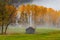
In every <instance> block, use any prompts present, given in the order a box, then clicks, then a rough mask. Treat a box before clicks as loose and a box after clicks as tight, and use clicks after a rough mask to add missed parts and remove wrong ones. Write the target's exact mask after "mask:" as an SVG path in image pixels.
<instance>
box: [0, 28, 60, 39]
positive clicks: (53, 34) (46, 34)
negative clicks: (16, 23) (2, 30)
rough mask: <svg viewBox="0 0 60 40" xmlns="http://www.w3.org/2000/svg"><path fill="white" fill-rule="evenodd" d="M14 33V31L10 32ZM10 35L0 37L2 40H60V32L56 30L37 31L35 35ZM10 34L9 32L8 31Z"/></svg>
mask: <svg viewBox="0 0 60 40" xmlns="http://www.w3.org/2000/svg"><path fill="white" fill-rule="evenodd" d="M10 31H11V32H13V31H12V30H10ZM14 31H17V32H16V33H15V32H14V33H12V34H8V35H0V40H60V30H55V29H36V32H35V34H25V31H24V30H22V31H23V32H20V33H18V32H19V30H18V29H16V30H14ZM8 32H9V31H8Z"/></svg>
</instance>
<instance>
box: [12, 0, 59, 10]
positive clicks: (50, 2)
mask: <svg viewBox="0 0 60 40" xmlns="http://www.w3.org/2000/svg"><path fill="white" fill-rule="evenodd" d="M12 3H13V4H14V5H15V6H19V5H21V4H27V3H28V4H36V5H39V6H45V7H48V8H53V9H55V10H60V0H19V1H18V0H13V2H12Z"/></svg>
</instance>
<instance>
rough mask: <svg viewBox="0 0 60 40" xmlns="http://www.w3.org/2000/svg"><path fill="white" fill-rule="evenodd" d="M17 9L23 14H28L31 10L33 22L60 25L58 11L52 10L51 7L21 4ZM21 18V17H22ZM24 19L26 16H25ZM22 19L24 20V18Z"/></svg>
mask: <svg viewBox="0 0 60 40" xmlns="http://www.w3.org/2000/svg"><path fill="white" fill-rule="evenodd" d="M18 10H19V11H20V12H21V13H22V14H23V15H24V12H25V13H26V14H28V15H29V14H30V11H32V14H33V15H32V16H33V20H34V22H35V24H39V25H40V24H49V25H54V26H59V25H60V11H59V10H54V9H53V8H47V7H44V6H39V5H30V4H28V5H21V6H19V7H18ZM22 18H23V17H22ZM25 19H26V18H25ZM25 19H24V20H25Z"/></svg>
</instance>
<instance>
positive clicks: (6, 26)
mask: <svg viewBox="0 0 60 40" xmlns="http://www.w3.org/2000/svg"><path fill="white" fill-rule="evenodd" d="M9 24H10V23H8V24H7V26H6V28H5V32H4V33H5V34H6V32H7V29H8V26H9Z"/></svg>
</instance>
